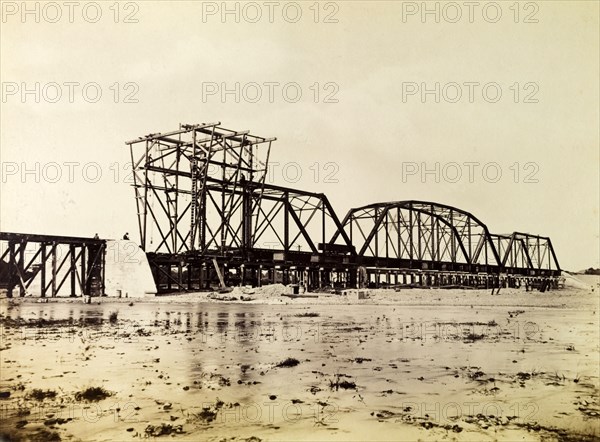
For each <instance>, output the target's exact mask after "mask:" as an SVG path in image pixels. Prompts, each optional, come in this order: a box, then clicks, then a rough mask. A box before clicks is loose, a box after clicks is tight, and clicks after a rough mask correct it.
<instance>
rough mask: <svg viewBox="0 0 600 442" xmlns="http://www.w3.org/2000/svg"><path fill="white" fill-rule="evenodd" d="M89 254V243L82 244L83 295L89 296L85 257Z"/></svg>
mask: <svg viewBox="0 0 600 442" xmlns="http://www.w3.org/2000/svg"><path fill="white" fill-rule="evenodd" d="M86 255H87V245H85V244H83V245H82V246H81V296H87V294H88V291H87V266H86V261H85V257H86Z"/></svg>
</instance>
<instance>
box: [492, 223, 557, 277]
mask: <svg viewBox="0 0 600 442" xmlns="http://www.w3.org/2000/svg"><path fill="white" fill-rule="evenodd" d="M492 237H493V238H494V240H495V242H496V244H497V248H498V252H499V253H500V256H501V257H502V266H503V267H508V268H525V269H530V270H558V271H560V265H559V263H558V259H557V257H556V253H555V252H554V247H553V246H552V241H551V240H550V238H548V237H545V236H539V235H531V234H529V233H521V232H514V233H512V234H510V235H492Z"/></svg>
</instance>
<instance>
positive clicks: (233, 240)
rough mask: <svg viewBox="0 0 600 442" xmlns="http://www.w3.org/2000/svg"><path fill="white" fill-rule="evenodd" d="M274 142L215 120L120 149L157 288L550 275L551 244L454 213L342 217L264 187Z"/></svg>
mask: <svg viewBox="0 0 600 442" xmlns="http://www.w3.org/2000/svg"><path fill="white" fill-rule="evenodd" d="M275 140H276V139H275V138H264V137H260V136H256V135H253V134H251V133H250V132H249V131H234V130H230V129H225V128H223V127H222V126H221V124H220V123H218V122H217V123H208V124H206V123H202V124H194V125H188V124H181V125H180V126H179V129H177V130H174V131H170V132H164V133H152V134H149V135H146V136H143V137H139V138H137V139H135V140H131V141H128V142H126V144H127V145H128V146H129V148H130V154H131V163H132V168H133V179H134V183H133V187H134V190H135V200H136V207H137V213H138V226H139V235H140V244H141V247H142V248H143V249H144V250H145V251H146V253H147V254H148V258H149V262H150V264H151V267H152V271H153V274H154V278H155V281H156V283H157V288H158V289H159V291H170V290H193V289H202V288H208V287H209V286H210V285H211V284H213V285H214V284H215V283H218V284H220V285H221V286H225V285H231V284H246V283H248V284H254V285H260V284H262V283H266V282H283V283H289V282H297V283H301V284H303V285H305V286H306V287H307V288H309V289H314V288H323V287H326V286H343V287H357V286H361V285H364V284H367V285H368V284H371V285H373V284H374V285H376V286H379V285H383V286H386V285H387V286H391V285H398V284H413V283H417V284H423V285H431V284H437V285H443V284H454V283H459V284H468V285H472V284H477V285H481V284H484V285H485V286H490V285H491V286H495V285H498V284H504V285H506V284H508V285H513V284H516V285H518V284H519V283H520V281H521V280H524V281H525V283H526V284H529V282H531V281H530V280H533V281H542V280H546V279H556V278H557V277H558V276H560V266H559V264H558V260H557V258H556V255H555V252H554V248H553V247H552V242H551V241H550V238H547V237H542V236H538V235H531V234H524V233H519V232H515V233H512V234H507V235H504V234H503V235H498V234H493V233H490V231H489V229H488V228H487V226H486V225H485V224H484V223H483V222H481V221H480V220H479V219H477V218H476V217H475V216H473V215H472V214H471V213H469V212H466V211H464V210H461V209H458V208H456V207H451V206H447V205H444V204H438V203H433V202H425V201H412V200H408V201H396V202H386V203H376V204H371V205H367V206H364V207H359V208H355V209H351V210H350V211H349V212H348V213H347V214H346V216H345V217H344V218H343V220H340V219H339V218H338V216H337V215H336V213H335V211H334V209H333V207H332V205H331V203H330V202H329V200H328V199H327V197H326V196H325V195H324V194H322V193H312V192H306V191H302V190H299V189H293V188H288V187H281V186H276V185H272V184H269V183H267V182H266V181H265V178H266V175H267V171H268V162H269V158H270V155H271V147H272V144H273V142H274V141H275ZM392 279H393V282H392ZM400 280H401V282H400Z"/></svg>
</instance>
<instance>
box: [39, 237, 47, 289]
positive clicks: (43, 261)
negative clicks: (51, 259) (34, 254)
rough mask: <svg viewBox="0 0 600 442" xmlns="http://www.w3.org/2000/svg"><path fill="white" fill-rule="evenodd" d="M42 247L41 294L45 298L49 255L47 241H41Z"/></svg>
mask: <svg viewBox="0 0 600 442" xmlns="http://www.w3.org/2000/svg"><path fill="white" fill-rule="evenodd" d="M40 247H41V248H42V263H41V266H42V268H41V269H40V271H41V272H42V275H41V285H42V286H41V293H40V296H41V297H42V298H45V297H46V260H47V258H48V256H47V255H46V243H45V242H41V243H40Z"/></svg>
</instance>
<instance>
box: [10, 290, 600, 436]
mask: <svg viewBox="0 0 600 442" xmlns="http://www.w3.org/2000/svg"><path fill="white" fill-rule="evenodd" d="M0 308H1V312H2V315H3V330H2V344H1V346H2V351H1V352H0V357H1V358H2V377H1V384H0V390H1V391H10V393H11V395H10V398H8V399H4V400H2V401H0V405H1V406H2V407H3V419H2V421H3V424H2V431H3V432H4V433H8V434H10V435H11V437H12V438H18V437H19V435H21V436H22V435H26V436H28V437H35V434H36V433H37V432H39V431H40V430H39V429H40V428H44V429H45V430H47V431H50V432H56V433H58V434H59V435H60V437H61V438H62V439H63V440H69V439H81V440H107V441H108V440H133V439H138V438H140V437H144V438H145V437H147V433H146V428H147V426H148V425H155V426H156V425H159V424H161V423H165V424H170V425H172V426H176V425H182V431H183V433H178V434H176V435H175V438H177V439H181V440H212V439H215V440H219V438H220V437H238V438H241V440H243V438H249V437H252V436H254V437H258V438H261V439H263V440H264V439H266V440H316V439H319V440H323V439H335V440H399V439H402V440H414V439H417V438H420V439H431V440H439V439H440V438H449V439H454V438H460V439H461V440H495V439H506V440H511V439H512V440H514V439H515V438H518V439H523V438H524V439H525V440H539V439H541V438H548V437H550V438H558V437H559V436H560V435H561V433H560V431H564V432H566V434H569V435H572V436H577V437H583V436H585V435H588V436H592V435H596V436H598V434H599V433H598V420H597V417H594V416H593V415H592V414H590V413H595V410H597V408H598V399H597V395H598V385H599V381H598V354H599V349H598V342H599V338H598V312H597V311H595V310H594V309H592V310H590V309H558V308H533V307H526V308H521V307H514V308H511V307H506V306H503V307H475V308H469V307H464V306H461V307H456V306H436V307H435V308H432V307H431V306H389V305H344V306H340V305H319V306H306V305H302V306H300V305H299V306H293V305H270V306H265V305H252V304H243V303H238V304H233V303H221V304H220V303H212V304H176V303H174V304H159V303H153V302H136V303H135V305H133V306H129V305H127V304H123V303H111V302H109V301H105V302H103V303H102V304H101V305H96V304H93V305H87V304H78V303H68V304H67V303H48V304H35V303H23V304H17V305H14V306H11V305H10V304H6V303H4V304H1V307H0ZM112 312H117V319H116V321H114V322H110V320H109V318H110V314H111V313H112ZM307 312H311V313H313V314H318V316H312V317H311V316H299V315H302V314H306V313H307ZM40 319H44V320H45V321H46V322H45V323H43V324H42V325H41V326H40ZM19 320H20V321H21V323H20V324H17V323H16V322H15V321H19ZM286 358H295V359H297V360H298V361H299V364H298V365H297V366H294V367H278V366H277V364H278V363H279V362H281V361H283V360H285V359H286ZM344 381H346V383H345V384H344ZM336 384H337V388H336ZM340 385H341V387H340ZM88 386H102V387H104V388H105V389H106V390H108V391H110V392H111V393H112V396H111V397H109V398H107V399H104V400H101V401H98V402H89V403H88V402H80V401H76V400H75V398H74V395H75V393H76V392H78V391H81V390H82V389H83V388H85V387H88ZM343 387H348V388H343ZM34 388H41V389H44V390H45V389H52V390H55V391H57V392H59V395H58V396H57V398H56V399H54V400H49V399H46V400H44V401H35V400H32V399H30V398H28V397H27V395H28V393H30V392H31V391H32V390H33V389H34ZM584 401H585V403H584ZM203 409H204V411H205V412H204V413H203ZM19 410H20V413H19ZM23 410H28V411H29V412H30V414H28V415H27V414H26V411H25V412H24V411H23ZM18 414H21V416H18ZM48 415H53V416H51V418H57V417H62V418H65V419H68V418H71V420H69V421H68V422H65V423H62V424H61V423H54V424H53V425H45V424H44V422H46V423H48V419H49V418H48ZM478 415H479V416H478ZM492 416H493V417H492ZM211 419H212V420H211ZM24 420H26V421H27V423H26V424H25V425H24V426H23V427H22V428H20V429H15V427H16V425H17V422H19V421H24ZM50 424H52V422H50ZM128 430H130V431H128ZM563 435H564V434H563Z"/></svg>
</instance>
